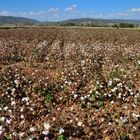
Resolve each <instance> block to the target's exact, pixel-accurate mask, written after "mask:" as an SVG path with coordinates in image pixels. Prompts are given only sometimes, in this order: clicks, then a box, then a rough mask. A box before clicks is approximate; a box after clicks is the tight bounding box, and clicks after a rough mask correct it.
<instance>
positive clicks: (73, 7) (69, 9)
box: [64, 5, 77, 12]
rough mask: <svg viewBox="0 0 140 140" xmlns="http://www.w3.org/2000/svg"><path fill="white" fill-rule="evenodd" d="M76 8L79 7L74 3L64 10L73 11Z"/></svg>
mask: <svg viewBox="0 0 140 140" xmlns="http://www.w3.org/2000/svg"><path fill="white" fill-rule="evenodd" d="M76 8H77V5H72V6H70V7H66V8H65V9H64V11H65V12H73V11H75V9H76Z"/></svg>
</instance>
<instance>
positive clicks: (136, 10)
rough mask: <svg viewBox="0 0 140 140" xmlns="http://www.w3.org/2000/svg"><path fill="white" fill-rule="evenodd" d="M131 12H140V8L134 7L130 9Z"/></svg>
mask: <svg viewBox="0 0 140 140" xmlns="http://www.w3.org/2000/svg"><path fill="white" fill-rule="evenodd" d="M128 11H129V12H140V8H132V9H129V10H128Z"/></svg>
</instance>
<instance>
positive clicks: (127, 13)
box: [0, 0, 140, 21]
mask: <svg viewBox="0 0 140 140" xmlns="http://www.w3.org/2000/svg"><path fill="white" fill-rule="evenodd" d="M0 15H4V16H21V17H28V18H33V19H37V20H40V21H46V20H49V21H60V20H65V19H69V18H84V17H90V18H105V19H140V0H0Z"/></svg>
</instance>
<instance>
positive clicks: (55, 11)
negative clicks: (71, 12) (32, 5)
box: [48, 8, 59, 13]
mask: <svg viewBox="0 0 140 140" xmlns="http://www.w3.org/2000/svg"><path fill="white" fill-rule="evenodd" d="M48 12H49V13H58V12H59V8H50V9H48Z"/></svg>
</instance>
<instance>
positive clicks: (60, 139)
mask: <svg viewBox="0 0 140 140" xmlns="http://www.w3.org/2000/svg"><path fill="white" fill-rule="evenodd" d="M57 140H66V138H65V137H64V136H63V135H60V136H58V137H57Z"/></svg>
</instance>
